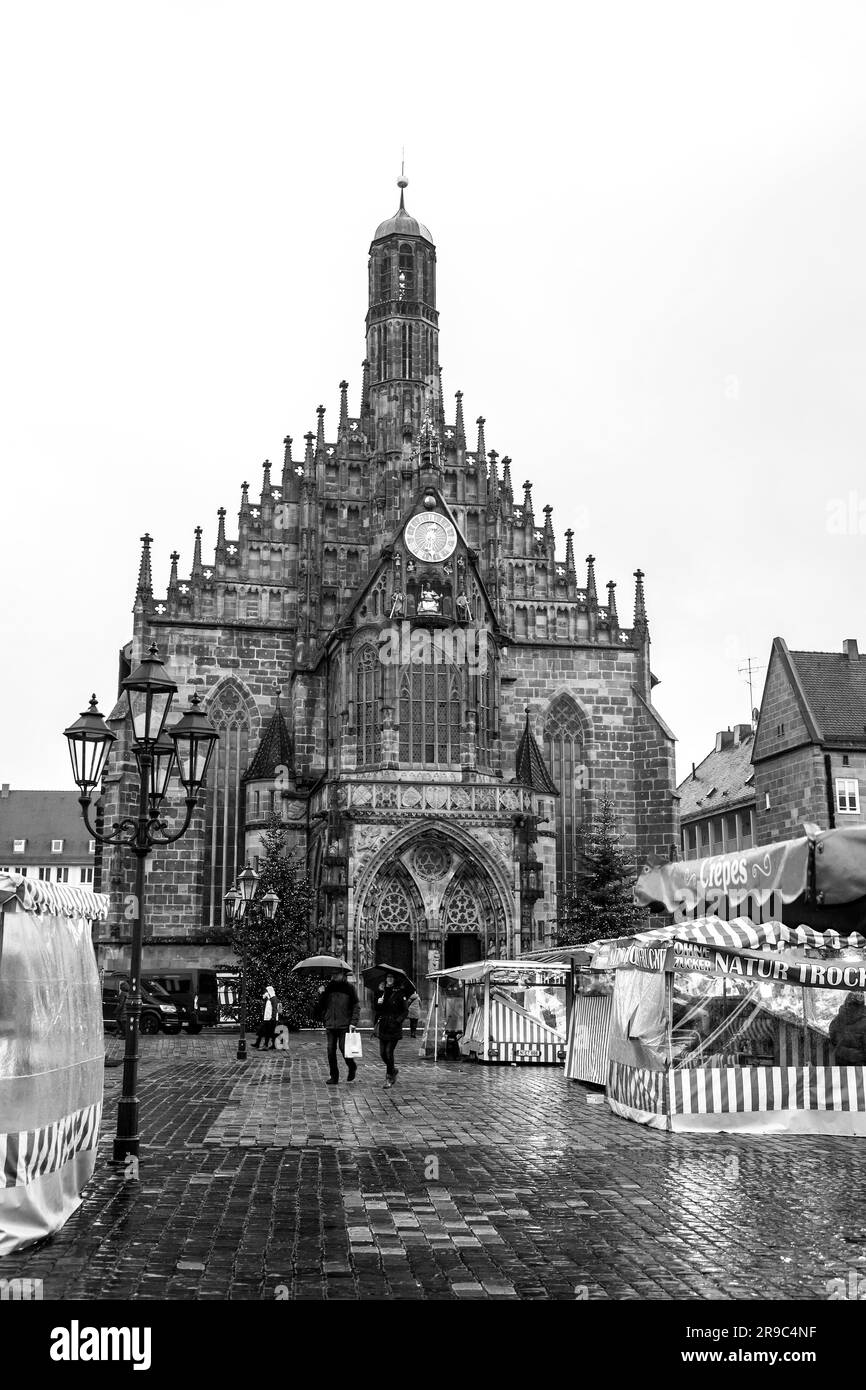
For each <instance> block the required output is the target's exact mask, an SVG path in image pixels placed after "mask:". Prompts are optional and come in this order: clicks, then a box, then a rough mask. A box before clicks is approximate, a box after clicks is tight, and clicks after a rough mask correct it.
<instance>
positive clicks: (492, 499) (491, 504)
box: [487, 449, 501, 515]
mask: <svg viewBox="0 0 866 1390" xmlns="http://www.w3.org/2000/svg"><path fill="white" fill-rule="evenodd" d="M487 457H488V458H489V459H490V474H489V476H488V479H487V513H488V515H492V514H493V513H494V512H497V511H498V510H499V508H500V505H501V501H500V497H499V469H498V468H497V466H496V460H497V459H498V458H499V455H498V454H497V452H496V450H495V449H491V450H490V453H489V454H488V455H487Z"/></svg>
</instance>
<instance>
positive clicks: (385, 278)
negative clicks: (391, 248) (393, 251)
mask: <svg viewBox="0 0 866 1390" xmlns="http://www.w3.org/2000/svg"><path fill="white" fill-rule="evenodd" d="M379 298H380V299H390V298H391V257H390V256H383V257H382V259H381V261H380V262H379Z"/></svg>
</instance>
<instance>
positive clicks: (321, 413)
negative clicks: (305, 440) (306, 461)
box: [316, 405, 325, 458]
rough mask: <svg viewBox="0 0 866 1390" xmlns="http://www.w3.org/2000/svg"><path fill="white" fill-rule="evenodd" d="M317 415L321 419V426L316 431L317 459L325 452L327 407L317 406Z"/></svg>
mask: <svg viewBox="0 0 866 1390" xmlns="http://www.w3.org/2000/svg"><path fill="white" fill-rule="evenodd" d="M316 414H317V415H318V417H319V424H318V427H317V429H316V458H319V456H320V455H323V454H324V452H325V407H324V406H323V405H317V406H316Z"/></svg>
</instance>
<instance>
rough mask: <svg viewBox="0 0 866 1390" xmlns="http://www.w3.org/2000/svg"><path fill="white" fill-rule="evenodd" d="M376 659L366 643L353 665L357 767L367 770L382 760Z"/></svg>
mask: <svg viewBox="0 0 866 1390" xmlns="http://www.w3.org/2000/svg"><path fill="white" fill-rule="evenodd" d="M378 684H379V658H378V655H377V652H376V648H375V647H374V646H373V645H372V644H370V643H368V644H367V646H365V647H362V648H361V651H360V652H359V653H358V659H357V662H356V664H355V719H356V722H357V729H358V742H357V747H358V767H370V766H372V765H373V764H375V763H378V762H379V761H380V760H381V757H382V731H381V728H380V718H379V690H378Z"/></svg>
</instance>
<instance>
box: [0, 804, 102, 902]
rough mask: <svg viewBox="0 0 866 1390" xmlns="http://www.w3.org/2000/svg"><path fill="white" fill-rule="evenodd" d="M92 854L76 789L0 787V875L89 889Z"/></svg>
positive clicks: (91, 879) (91, 877) (91, 844)
mask: <svg viewBox="0 0 866 1390" xmlns="http://www.w3.org/2000/svg"><path fill="white" fill-rule="evenodd" d="M94 850H95V845H94V842H93V840H92V839H91V838H90V835H89V832H88V830H87V828H86V826H85V824H84V821H83V820H82V817H81V807H80V806H79V804H78V792H77V791H75V790H72V791H12V790H11V789H10V787H9V784H8V782H4V783H3V785H2V787H0V872H3V873H5V872H6V871H8V870H11V871H12V872H13V873H17V874H24V875H25V876H26V877H27V878H41V879H45V880H47V881H48V882H49V883H68V884H70V886H75V885H79V886H80V885H81V884H86V885H87V886H88V887H91V888H92V887H93V886H94V885H93V874H94Z"/></svg>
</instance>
